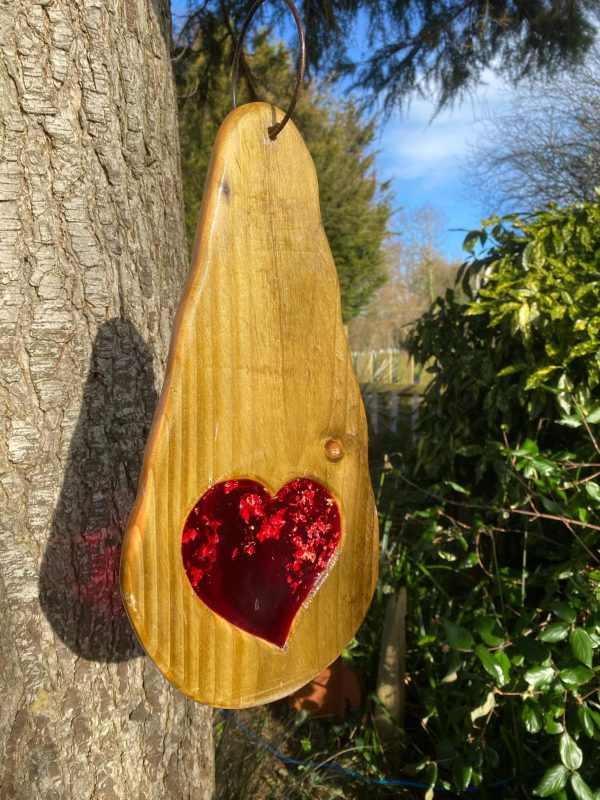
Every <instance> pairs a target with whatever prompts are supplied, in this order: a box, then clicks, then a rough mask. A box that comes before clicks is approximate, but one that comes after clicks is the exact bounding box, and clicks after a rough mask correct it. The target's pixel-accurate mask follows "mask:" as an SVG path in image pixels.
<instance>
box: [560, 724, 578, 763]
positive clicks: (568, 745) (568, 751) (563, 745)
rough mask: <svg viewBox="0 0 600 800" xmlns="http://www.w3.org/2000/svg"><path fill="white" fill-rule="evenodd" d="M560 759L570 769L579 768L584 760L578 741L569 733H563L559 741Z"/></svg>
mask: <svg viewBox="0 0 600 800" xmlns="http://www.w3.org/2000/svg"><path fill="white" fill-rule="evenodd" d="M558 751H559V753H560V760H561V761H562V762H563V764H564V765H565V767H568V769H579V767H580V766H581V764H582V762H583V753H582V752H581V749H580V748H579V747H578V745H577V742H576V741H575V739H573V737H572V736H569V734H568V733H566V732H565V733H563V735H562V736H561V737H560V741H559V743H558Z"/></svg>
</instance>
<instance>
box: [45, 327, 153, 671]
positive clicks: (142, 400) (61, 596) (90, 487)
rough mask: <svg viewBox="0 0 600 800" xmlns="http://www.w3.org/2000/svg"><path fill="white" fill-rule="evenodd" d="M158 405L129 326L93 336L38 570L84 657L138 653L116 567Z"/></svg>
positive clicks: (54, 618)
mask: <svg viewBox="0 0 600 800" xmlns="http://www.w3.org/2000/svg"><path fill="white" fill-rule="evenodd" d="M156 402H157V395H156V391H155V388H154V370H153V366H152V356H151V354H150V351H149V350H148V347H147V346H146V344H145V342H144V341H143V339H142V338H141V337H140V335H139V333H138V331H137V329H136V328H135V326H134V325H133V324H132V323H131V322H128V321H125V320H121V319H112V320H109V321H108V322H107V323H105V324H104V325H102V327H101V328H100V329H99V330H98V333H97V336H96V340H95V342H94V346H93V350H92V359H91V364H90V369H89V373H88V376H87V380H86V384H85V388H84V393H83V402H82V406H81V409H80V412H79V418H78V421H77V425H76V428H75V432H74V434H73V438H72V440H71V445H70V448H69V455H68V458H67V466H66V471H65V478H64V482H63V485H62V489H61V492H60V497H59V500H58V505H57V507H56V511H55V514H54V518H53V524H52V532H51V536H50V539H49V542H48V545H47V548H46V552H45V555H44V559H43V562H42V568H41V573H40V602H41V605H42V608H43V610H44V613H45V614H46V616H47V618H48V620H49V621H50V623H51V625H52V627H53V628H54V630H55V631H56V633H57V634H58V635H59V636H60V638H61V639H62V640H63V641H64V642H65V643H66V644H67V645H68V646H69V647H70V648H71V650H73V651H74V652H75V653H76V654H77V655H79V656H82V657H83V658H87V659H90V660H93V661H101V662H111V661H112V662H115V661H125V660H128V659H130V658H134V657H136V656H138V655H140V654H141V652H142V650H141V647H140V645H139V644H138V642H137V639H136V637H135V634H134V633H133V629H132V628H131V625H130V624H129V620H128V619H127V615H126V613H125V609H124V607H123V603H122V601H121V594H120V590H119V561H120V557H121V544H122V539H123V533H124V529H125V525H126V523H127V518H128V516H129V512H130V510H131V506H132V504H133V500H134V498H135V492H136V489H137V481H138V476H139V472H140V467H141V463H142V457H143V453H144V447H145V444H146V439H147V436H148V432H149V429H150V424H151V422H152V416H153V414H154V409H155V406H156Z"/></svg>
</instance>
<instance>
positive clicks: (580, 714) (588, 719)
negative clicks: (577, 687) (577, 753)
mask: <svg viewBox="0 0 600 800" xmlns="http://www.w3.org/2000/svg"><path fill="white" fill-rule="evenodd" d="M577 719H578V720H579V724H580V725H581V728H582V730H583V732H584V733H585V735H586V736H588V737H589V738H590V739H593V738H594V720H593V718H592V715H591V714H590V712H589V709H588V707H587V706H586V705H582V706H579V707H578V709H577Z"/></svg>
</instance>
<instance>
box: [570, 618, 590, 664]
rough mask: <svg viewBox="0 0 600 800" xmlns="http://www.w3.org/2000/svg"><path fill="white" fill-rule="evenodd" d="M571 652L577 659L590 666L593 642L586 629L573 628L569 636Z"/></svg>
mask: <svg viewBox="0 0 600 800" xmlns="http://www.w3.org/2000/svg"><path fill="white" fill-rule="evenodd" d="M569 644H570V645H571V652H572V653H573V655H574V656H575V658H576V659H577V660H578V661H581V663H582V664H585V665H586V667H589V668H590V669H591V668H592V658H593V656H594V643H593V642H592V639H591V637H590V635H589V633H588V632H587V631H584V630H583V628H574V629H573V630H572V631H571V635H570V636H569Z"/></svg>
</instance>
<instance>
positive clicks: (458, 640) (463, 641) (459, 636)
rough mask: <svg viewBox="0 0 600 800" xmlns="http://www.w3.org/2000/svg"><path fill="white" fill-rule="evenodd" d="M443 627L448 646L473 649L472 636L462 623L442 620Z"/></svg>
mask: <svg viewBox="0 0 600 800" xmlns="http://www.w3.org/2000/svg"><path fill="white" fill-rule="evenodd" d="M444 628H445V630H446V639H447V640H448V644H449V645H450V647H453V648H454V649H455V650H472V649H473V644H474V642H473V637H472V636H471V634H470V633H469V631H468V630H467V629H466V628H463V627H462V625H456V623H454V622H450V621H449V620H444Z"/></svg>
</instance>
